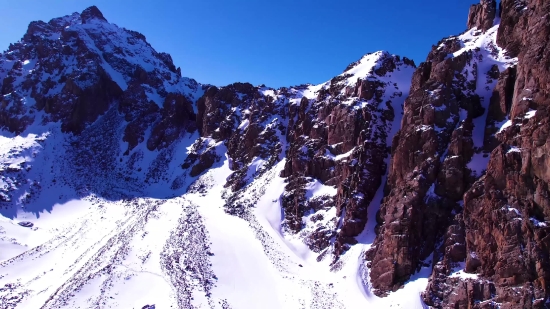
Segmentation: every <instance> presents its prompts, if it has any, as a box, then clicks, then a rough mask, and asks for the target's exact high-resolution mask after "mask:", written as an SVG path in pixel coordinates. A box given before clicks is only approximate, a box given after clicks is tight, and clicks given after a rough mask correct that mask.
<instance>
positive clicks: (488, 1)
mask: <svg viewBox="0 0 550 309" xmlns="http://www.w3.org/2000/svg"><path fill="white" fill-rule="evenodd" d="M496 16H497V2H496V1H495V0H481V2H480V3H479V4H473V5H472V6H471V7H470V13H469V14H468V29H472V28H474V27H475V28H478V29H479V30H482V31H487V30H489V29H490V28H491V27H492V26H493V23H494V20H495V17H496Z"/></svg>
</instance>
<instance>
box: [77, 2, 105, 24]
mask: <svg viewBox="0 0 550 309" xmlns="http://www.w3.org/2000/svg"><path fill="white" fill-rule="evenodd" d="M80 18H81V19H82V23H83V24H85V23H87V22H89V21H90V20H92V19H96V20H100V21H104V22H107V19H105V17H103V13H101V11H100V10H99V9H98V8H97V6H95V5H92V6H90V7H89V8H87V9H85V10H84V11H82V13H81V14H80Z"/></svg>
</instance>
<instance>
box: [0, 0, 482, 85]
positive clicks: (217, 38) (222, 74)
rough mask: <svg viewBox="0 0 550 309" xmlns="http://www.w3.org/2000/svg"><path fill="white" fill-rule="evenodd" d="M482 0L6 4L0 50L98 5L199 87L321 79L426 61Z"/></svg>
mask: <svg viewBox="0 0 550 309" xmlns="http://www.w3.org/2000/svg"><path fill="white" fill-rule="evenodd" d="M473 3H479V0H408V1H407V0H394V1H388V0H386V1H373V0H316V1H314V0H274V1H266V0H194V1H188V0H164V1H162V0H160V1H152V0H3V1H2V9H0V29H1V30H0V49H1V50H5V49H7V47H8V45H9V43H12V42H16V41H18V40H19V39H20V38H21V37H22V36H23V34H24V33H25V31H26V29H27V26H28V24H29V22H31V21H33V20H44V21H49V20H50V19H51V18H54V17H59V16H63V15H67V14H70V13H72V12H81V11H82V10H83V9H85V8H87V7H88V6H91V5H96V6H97V7H98V8H99V9H100V10H101V11H102V12H103V15H104V16H105V18H107V20H108V21H109V22H112V23H115V24H117V25H119V26H122V27H125V28H128V29H132V30H136V31H139V32H141V33H143V34H144V35H145V36H146V38H147V40H148V41H149V43H151V45H152V46H153V47H154V48H155V49H156V50H157V51H164V52H168V53H170V54H171V55H172V58H173V59H174V63H175V65H176V66H180V67H181V69H182V74H183V75H184V76H188V77H192V78H195V79H196V80H197V81H199V82H202V83H211V84H214V85H226V84H229V83H232V82H237V81H240V82H250V83H252V84H255V85H259V84H266V85H268V86H271V87H280V86H290V85H298V84H303V83H320V82H324V81H326V80H329V79H330V78H332V77H333V76H335V75H338V74H340V73H341V72H342V71H343V69H344V68H345V67H346V66H347V65H348V64H349V63H351V62H353V61H356V60H358V59H359V58H361V56H362V55H363V54H366V53H368V52H374V51H377V50H387V51H389V52H391V53H394V54H398V55H401V56H406V57H409V58H412V59H414V61H415V62H416V63H417V64H418V63H419V62H421V61H423V60H424V59H425V58H426V56H427V54H428V52H429V50H430V48H431V46H432V44H436V43H437V42H438V41H439V40H440V39H442V38H443V37H447V36H449V35H454V34H459V33H461V32H462V31H464V30H465V29H466V20H467V18H468V9H469V7H470V5H471V4H473Z"/></svg>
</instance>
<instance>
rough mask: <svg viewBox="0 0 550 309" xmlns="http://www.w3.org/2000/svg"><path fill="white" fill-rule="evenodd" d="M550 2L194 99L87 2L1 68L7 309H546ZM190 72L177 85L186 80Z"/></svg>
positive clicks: (473, 14) (484, 7) (528, 3)
mask: <svg viewBox="0 0 550 309" xmlns="http://www.w3.org/2000/svg"><path fill="white" fill-rule="evenodd" d="M549 13H550V4H547V3H545V2H544V1H541V0H522V1H519V0H502V1H501V2H500V4H499V6H498V7H497V3H496V2H495V1H494V0H481V3H480V4H477V5H473V6H472V7H471V8H470V13H469V16H468V22H467V26H468V30H466V31H465V32H464V33H462V34H460V35H458V36H453V37H449V38H445V39H443V40H441V41H440V42H439V43H437V44H436V45H434V46H433V47H432V50H431V52H430V53H429V55H428V56H427V59H426V61H425V62H423V63H421V64H420V65H419V66H418V67H417V66H416V65H415V64H414V62H413V61H411V60H409V59H407V58H405V57H400V56H397V55H392V54H390V53H388V52H385V51H379V52H374V53H370V54H366V55H365V56H363V57H362V58H361V59H359V60H358V61H356V62H354V63H352V64H350V65H348V66H347V67H346V68H345V70H344V71H343V72H342V73H341V74H339V75H337V76H336V77H334V78H332V79H331V80H329V81H327V82H325V83H322V84H319V85H310V84H306V85H299V86H292V87H283V88H279V89H274V88H270V87H267V86H265V85H260V86H253V85H251V84H248V83H234V84H231V85H228V86H225V87H215V86H211V85H203V84H200V83H198V82H196V81H195V80H193V79H191V78H185V77H182V70H181V69H180V68H176V66H175V65H174V63H173V61H172V58H171V57H170V55H168V54H166V53H160V52H157V51H155V50H154V49H153V47H152V46H151V45H150V44H149V43H147V41H146V38H145V37H144V36H143V35H142V34H140V33H137V32H134V31H131V30H128V29H124V28H121V27H118V26H116V25H114V24H111V23H109V22H108V21H107V20H106V19H105V17H104V16H103V15H102V13H101V12H100V11H99V9H98V8H97V7H90V8H88V9H86V10H84V11H83V12H82V13H73V14H72V15H69V16H65V17H61V18H56V19H53V20H51V21H49V22H48V23H45V22H32V23H31V24H30V25H29V28H28V30H27V33H26V34H25V35H24V36H23V38H22V39H21V41H19V42H17V43H15V44H12V45H10V47H9V49H8V50H7V51H6V52H4V53H2V54H1V55H0V89H1V94H2V99H1V103H0V127H1V129H2V131H1V134H0V139H1V142H0V214H1V215H2V216H0V304H2V306H0V307H1V308H62V307H67V308H142V309H151V308H222V309H229V308H232V309H239V308H365V307H369V306H371V307H375V308H389V307H392V308H424V307H433V308H546V307H549V306H550V300H549V296H550V295H549V292H548V291H549V285H548V282H550V281H549V280H550V263H549V262H550V260H549V259H550V257H549V252H550V248H549V246H550V242H549V239H550V238H549V236H548V233H549V232H550V228H549V227H548V226H547V224H549V223H547V222H550V199H549V194H548V183H549V181H550V178H549V176H548V172H547V166H550V165H549V163H550V162H548V159H547V156H548V155H547V154H548V153H550V152H549V151H548V148H547V145H548V144H549V143H548V139H549V136H548V132H550V127H549V120H548V106H550V92H549V91H550V89H549V87H550V83H549V82H548V79H549V78H550V72H548V70H550V65H547V64H550V62H549V60H548V59H550V53H549V52H548V50H549V49H548V48H547V45H548V43H549V42H550V40H549V35H550V26H549V25H550V23H547V22H544V21H547V19H548V16H550V15H549ZM183 73H185V72H183Z"/></svg>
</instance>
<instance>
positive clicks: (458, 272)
mask: <svg viewBox="0 0 550 309" xmlns="http://www.w3.org/2000/svg"><path fill="white" fill-rule="evenodd" d="M465 268H466V263H465V262H460V263H458V265H457V266H456V267H454V268H453V269H452V270H451V274H450V275H449V277H450V278H461V279H473V280H477V279H478V276H477V274H471V273H467V272H466V270H465Z"/></svg>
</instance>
